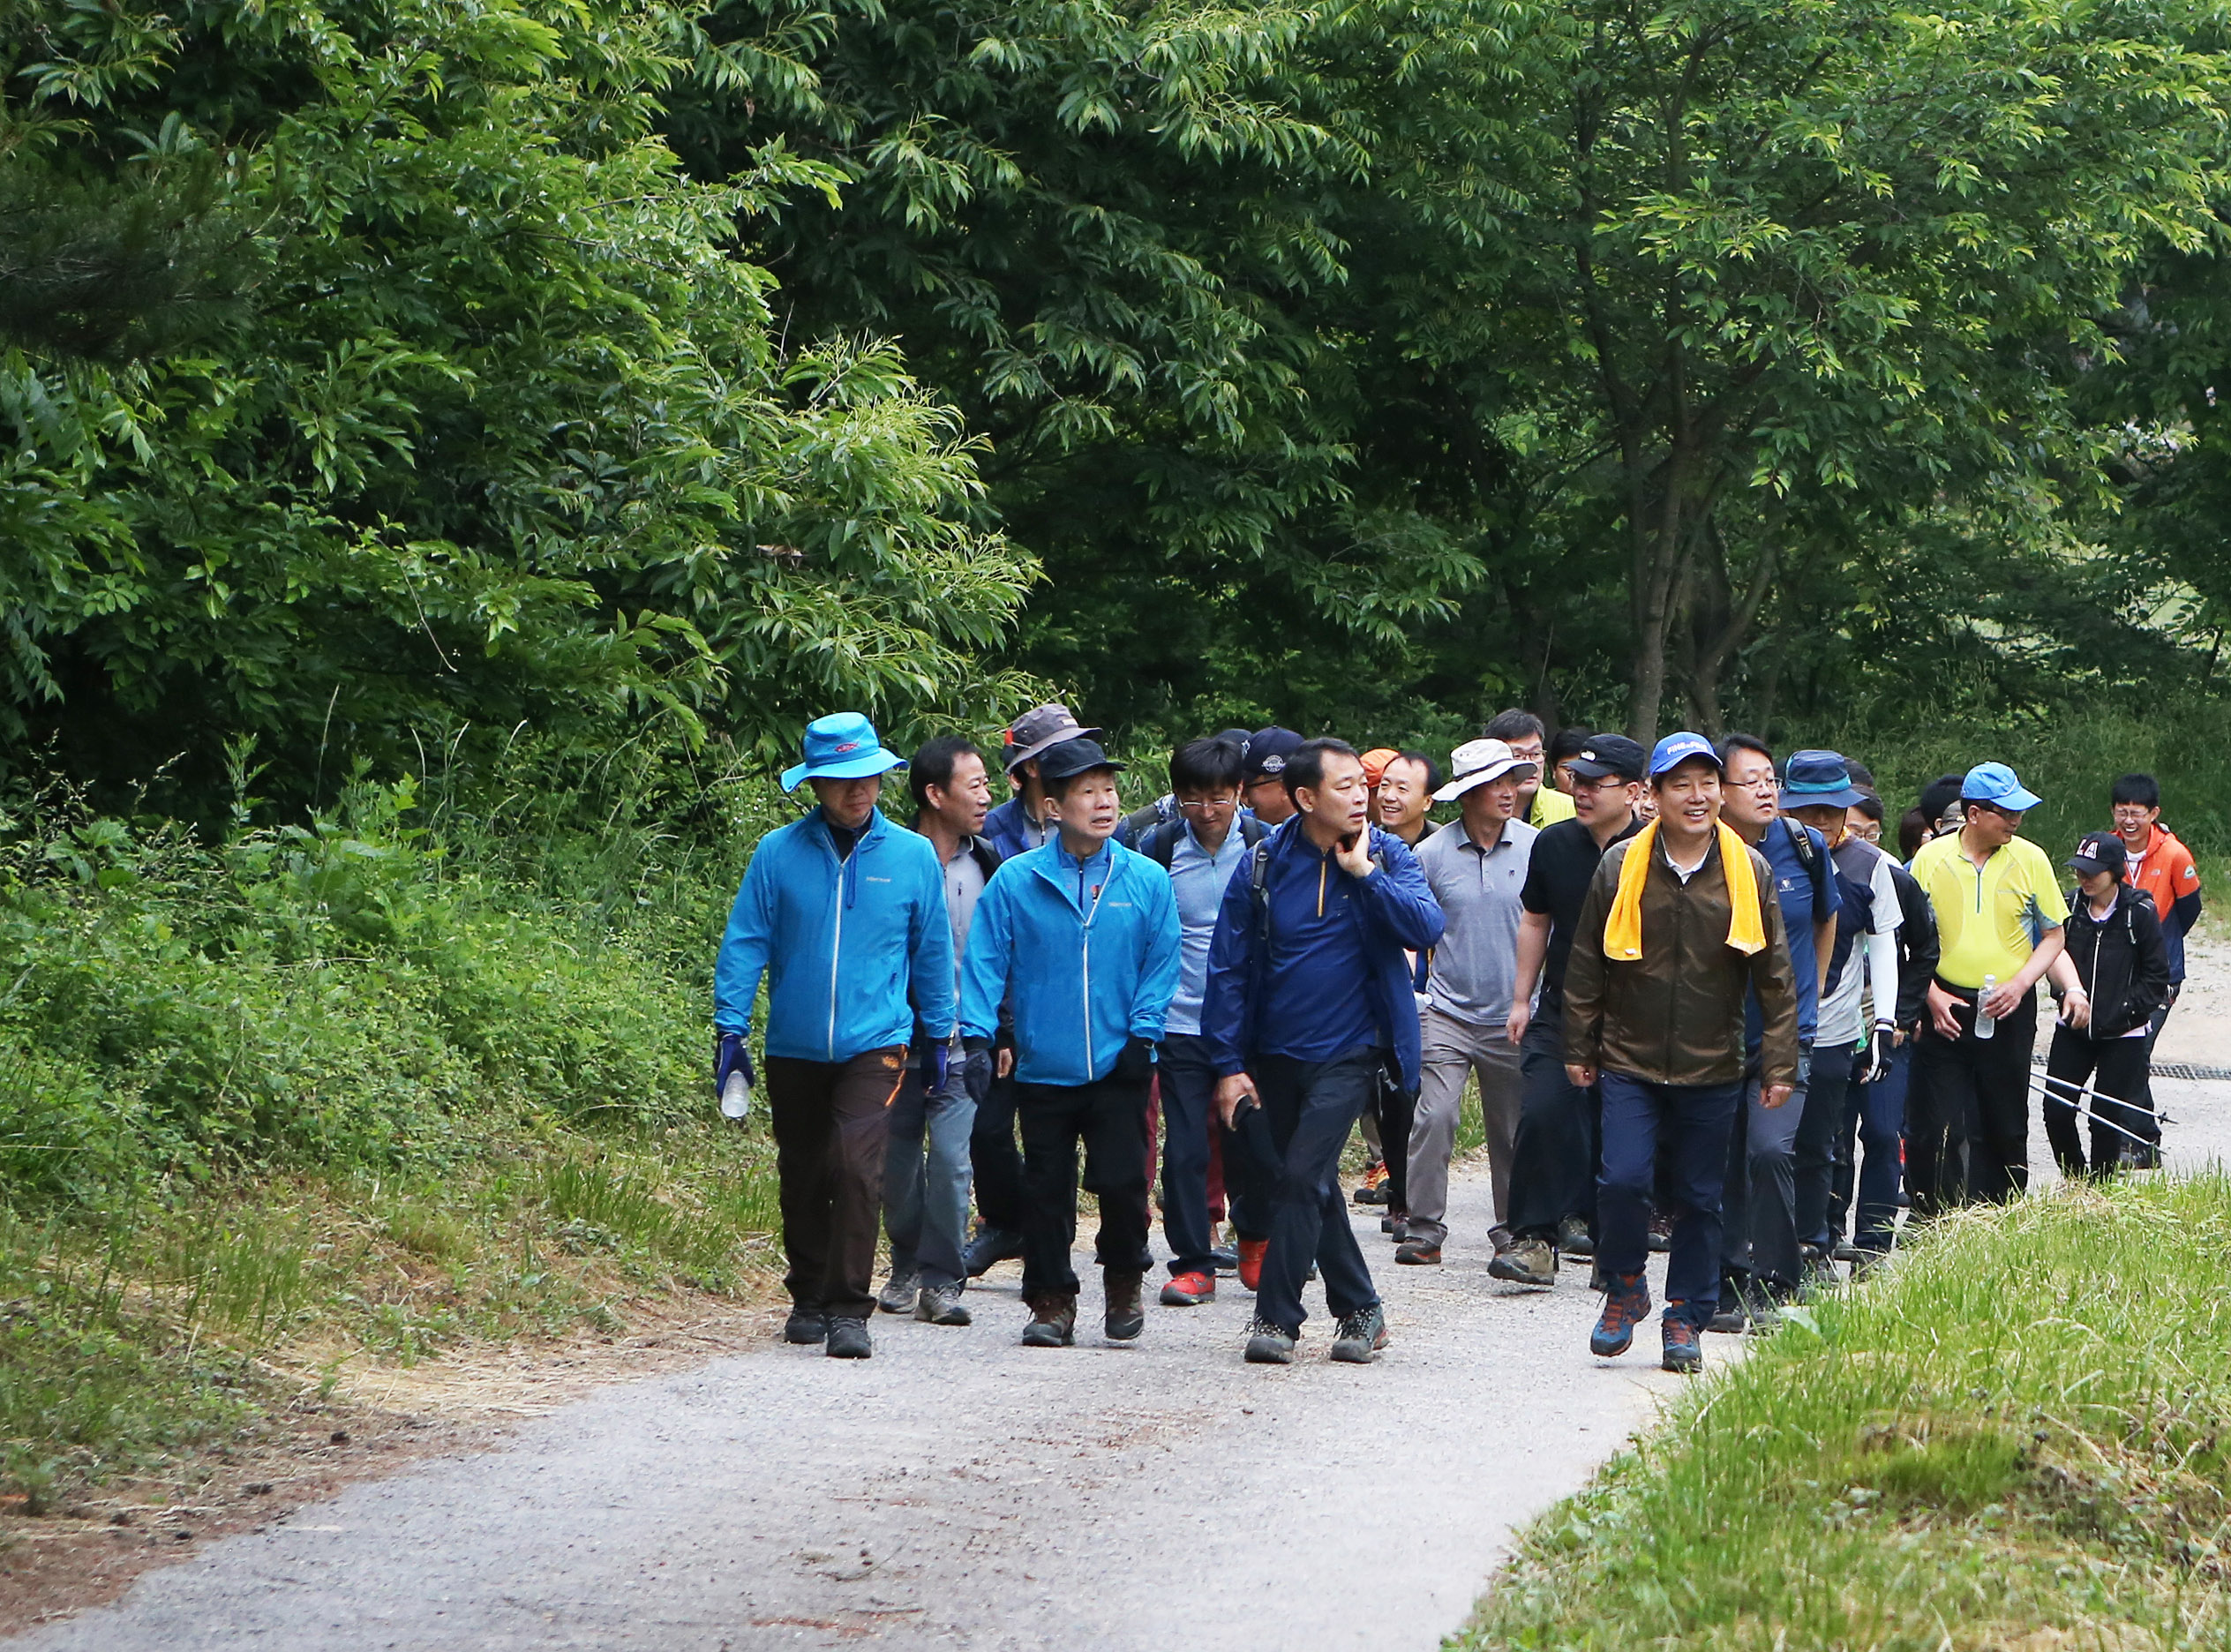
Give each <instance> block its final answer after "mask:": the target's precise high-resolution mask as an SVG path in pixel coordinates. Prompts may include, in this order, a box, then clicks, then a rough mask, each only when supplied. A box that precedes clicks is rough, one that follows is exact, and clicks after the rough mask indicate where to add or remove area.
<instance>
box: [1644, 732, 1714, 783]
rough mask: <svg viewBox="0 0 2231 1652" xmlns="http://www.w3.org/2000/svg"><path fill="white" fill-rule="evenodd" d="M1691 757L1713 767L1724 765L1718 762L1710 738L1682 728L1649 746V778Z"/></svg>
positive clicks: (1677, 767) (1667, 772)
mask: <svg viewBox="0 0 2231 1652" xmlns="http://www.w3.org/2000/svg"><path fill="white" fill-rule="evenodd" d="M1692 757H1701V758H1703V759H1704V760H1705V762H1709V763H1710V764H1711V765H1712V767H1714V768H1715V769H1723V768H1724V767H1726V765H1725V764H1724V763H1722V762H1720V754H1719V753H1718V752H1717V751H1716V750H1715V749H1713V746H1712V742H1711V741H1710V740H1706V739H1705V738H1704V736H1702V735H1701V734H1692V733H1691V732H1689V731H1688V730H1686V729H1683V730H1682V731H1681V732H1679V733H1678V734H1668V735H1667V736H1666V737H1665V738H1664V740H1660V741H1658V743H1657V744H1656V745H1655V746H1653V747H1650V778H1651V779H1653V780H1655V779H1656V778H1657V777H1658V776H1660V775H1662V774H1671V772H1672V771H1673V770H1676V769H1679V767H1680V766H1681V765H1682V764H1683V763H1685V762H1687V761H1688V760H1689V759H1690V758H1692Z"/></svg>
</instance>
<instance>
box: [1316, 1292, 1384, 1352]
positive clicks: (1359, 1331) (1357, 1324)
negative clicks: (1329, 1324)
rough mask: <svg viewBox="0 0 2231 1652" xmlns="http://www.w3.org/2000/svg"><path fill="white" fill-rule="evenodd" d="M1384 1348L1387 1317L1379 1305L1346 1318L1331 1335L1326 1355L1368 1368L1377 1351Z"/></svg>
mask: <svg viewBox="0 0 2231 1652" xmlns="http://www.w3.org/2000/svg"><path fill="white" fill-rule="evenodd" d="M1385 1347H1386V1310H1383V1309H1382V1308H1381V1307H1380V1306H1379V1304H1378V1303H1372V1304H1371V1306H1370V1307H1368V1308H1359V1309H1357V1310H1356V1311H1355V1312H1354V1313H1352V1314H1348V1315H1347V1316H1345V1317H1344V1318H1342V1319H1341V1323H1340V1329H1339V1330H1337V1331H1335V1332H1333V1346H1332V1348H1330V1350H1328V1351H1329V1353H1330V1355H1331V1356H1332V1357H1333V1358H1334V1359H1336V1360H1340V1361H1341V1362H1342V1363H1346V1364H1349V1365H1368V1364H1370V1363H1371V1362H1372V1361H1373V1360H1375V1359H1377V1358H1378V1351H1379V1349H1381V1348H1385Z"/></svg>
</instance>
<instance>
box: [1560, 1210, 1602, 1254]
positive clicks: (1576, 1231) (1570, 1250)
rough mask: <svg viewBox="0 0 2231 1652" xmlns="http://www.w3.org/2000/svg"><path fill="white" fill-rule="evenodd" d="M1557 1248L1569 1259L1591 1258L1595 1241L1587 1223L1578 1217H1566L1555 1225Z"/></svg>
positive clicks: (1594, 1249)
mask: <svg viewBox="0 0 2231 1652" xmlns="http://www.w3.org/2000/svg"><path fill="white" fill-rule="evenodd" d="M1557 1248H1558V1250H1559V1252H1560V1253H1562V1254H1563V1255H1566V1256H1569V1257H1581V1258H1594V1257H1595V1255H1596V1239H1595V1236H1594V1235H1592V1234H1590V1233H1589V1230H1588V1223H1587V1222H1586V1221H1584V1220H1581V1218H1580V1217H1578V1216H1567V1217H1566V1218H1565V1219H1564V1220H1561V1221H1560V1222H1559V1223H1558V1224H1557Z"/></svg>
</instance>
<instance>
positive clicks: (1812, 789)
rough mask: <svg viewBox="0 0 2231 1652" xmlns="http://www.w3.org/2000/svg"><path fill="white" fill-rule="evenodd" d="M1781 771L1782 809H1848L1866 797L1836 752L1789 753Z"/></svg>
mask: <svg viewBox="0 0 2231 1652" xmlns="http://www.w3.org/2000/svg"><path fill="white" fill-rule="evenodd" d="M1783 773H1784V779H1783V782H1782V807H1784V808H1785V809H1787V808H1847V809H1848V808H1852V807H1856V806H1857V805H1858V804H1859V801H1860V800H1862V799H1863V798H1865V797H1866V796H1867V793H1866V792H1862V791H1860V790H1859V787H1857V786H1855V785H1852V771H1851V770H1850V768H1849V767H1848V766H1846V764H1845V763H1844V758H1843V755H1841V754H1840V753H1837V752H1831V751H1801V752H1792V753H1791V754H1790V761H1789V762H1787V763H1786V764H1784V768H1783Z"/></svg>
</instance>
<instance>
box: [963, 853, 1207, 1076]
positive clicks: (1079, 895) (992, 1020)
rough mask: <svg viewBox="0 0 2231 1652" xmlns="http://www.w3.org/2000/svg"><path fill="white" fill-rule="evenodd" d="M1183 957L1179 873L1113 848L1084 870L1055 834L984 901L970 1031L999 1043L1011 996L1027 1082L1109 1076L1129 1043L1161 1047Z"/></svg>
mask: <svg viewBox="0 0 2231 1652" xmlns="http://www.w3.org/2000/svg"><path fill="white" fill-rule="evenodd" d="M1103 857H1104V859H1103ZM1080 872H1081V873H1082V876H1081V877H1080V875H1079V874H1080ZM1179 950H1180V946H1179V936H1178V922H1177V900H1176V897H1175V896H1174V895H1172V894H1171V893H1170V887H1169V875H1168V874H1167V873H1165V872H1164V871H1163V870H1162V869H1161V867H1158V866H1156V865H1155V864H1154V863H1153V861H1152V860H1148V859H1147V858H1146V856H1145V855H1142V854H1137V853H1134V852H1132V851H1131V850H1129V849H1126V848H1124V847H1123V845H1121V844H1117V843H1113V842H1111V843H1109V844H1108V845H1107V847H1106V848H1105V849H1103V850H1102V851H1101V852H1100V854H1099V855H1095V856H1093V859H1092V860H1090V861H1087V862H1085V863H1084V864H1083V865H1082V866H1081V867H1080V865H1079V864H1078V860H1077V857H1076V856H1074V855H1072V854H1070V852H1069V851H1068V850H1066V849H1064V848H1063V847H1062V844H1061V839H1060V838H1059V837H1055V839H1054V840H1053V841H1052V842H1051V843H1048V844H1045V845H1040V847H1038V848H1036V849H1031V850H1027V851H1025V852H1023V853H1022V854H1019V855H1017V856H1016V857H1015V858H1014V859H1013V860H1006V861H1003V862H1001V864H1000V868H999V870H998V871H997V872H995V873H994V874H993V875H992V881H991V882H989V883H988V884H987V885H986V886H985V889H984V894H983V898H982V899H981V900H980V901H978V902H977V904H976V916H975V919H974V920H973V922H972V923H971V924H970V925H969V928H968V950H967V954H966V956H965V957H964V958H963V959H962V962H961V989H960V1005H961V1009H960V1024H961V1033H962V1036H964V1037H966V1038H987V1039H988V1038H989V1037H991V1036H992V1033H993V1032H994V1031H995V1029H996V1028H997V1027H998V1025H999V1007H1000V1003H1001V1001H1002V1000H1003V999H1004V1000H1006V1001H1007V1002H1008V1003H1009V1006H1010V1009H1011V1010H1012V1011H1013V1015H1014V1037H1015V1076H1016V1078H1018V1079H1020V1080H1021V1081H1022V1082H1023V1083H1025V1084H1042V1085H1085V1084H1091V1083H1093V1082H1094V1081H1096V1080H1098V1079H1101V1078H1107V1077H1108V1073H1109V1072H1110V1071H1112V1070H1114V1068H1115V1066H1116V1057H1117V1056H1119V1055H1122V1054H1123V1045H1124V1043H1125V1042H1126V1041H1127V1040H1131V1039H1134V1038H1141V1039H1145V1040H1147V1041H1148V1042H1149V1043H1157V1044H1158V1043H1160V1042H1161V1037H1162V1017H1165V1016H1166V1015H1168V1013H1169V1001H1170V998H1171V996H1172V995H1174V994H1176V991H1177V965H1178V954H1179Z"/></svg>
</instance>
